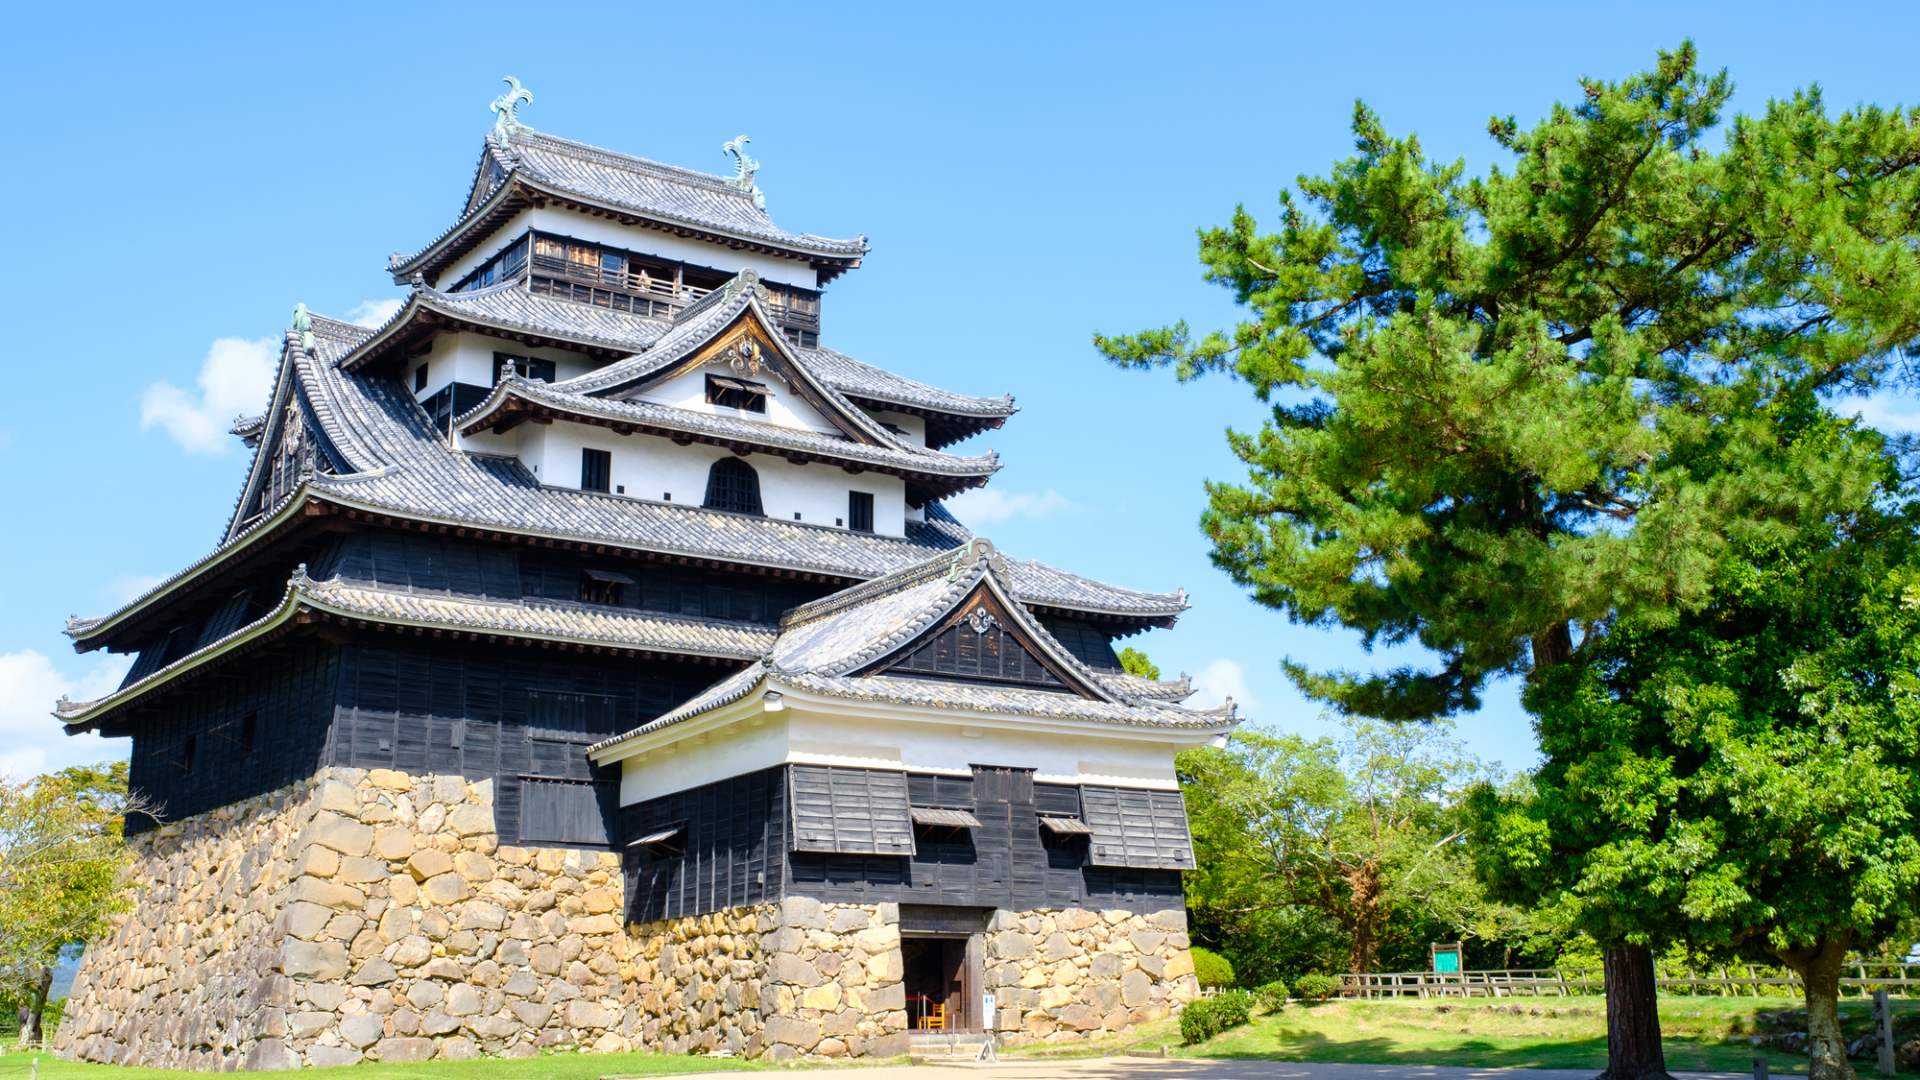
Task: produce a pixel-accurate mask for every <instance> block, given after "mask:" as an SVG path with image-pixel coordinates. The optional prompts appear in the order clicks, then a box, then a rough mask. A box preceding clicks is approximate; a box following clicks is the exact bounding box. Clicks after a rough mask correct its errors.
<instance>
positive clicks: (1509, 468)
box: [1095, 44, 1920, 1080]
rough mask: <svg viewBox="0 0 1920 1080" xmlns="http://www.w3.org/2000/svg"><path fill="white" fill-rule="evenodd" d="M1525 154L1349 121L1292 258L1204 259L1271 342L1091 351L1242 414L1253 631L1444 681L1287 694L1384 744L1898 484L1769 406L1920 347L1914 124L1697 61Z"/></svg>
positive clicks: (1224, 510) (1650, 1040)
mask: <svg viewBox="0 0 1920 1080" xmlns="http://www.w3.org/2000/svg"><path fill="white" fill-rule="evenodd" d="M1580 88H1581V94H1580V99H1579V100H1578V101H1577V102H1576V103H1575V104H1573V105H1556V106H1554V107H1553V108H1552V109H1551V110H1550V111H1549V113H1548V114H1547V116H1546V117H1545V119H1543V120H1541V121H1540V122H1539V123H1538V124H1536V125H1534V126H1533V127H1532V128H1531V129H1529V130H1522V128H1521V127H1520V125H1519V124H1518V122H1517V121H1516V120H1514V119H1513V118H1512V117H1506V118H1496V119H1494V120H1493V121H1492V122H1490V124H1489V132H1490V134H1491V135H1492V136H1493V138H1494V139H1495V141H1496V142H1497V143H1498V144H1499V146H1500V147H1501V148H1502V149H1503V150H1505V151H1507V152H1509V153H1510V154H1511V156H1512V162H1511V165H1510V166H1509V167H1507V168H1505V169H1499V168H1496V169H1493V170H1490V171H1489V172H1488V173H1487V174H1486V175H1484V176H1476V177H1471V178H1469V177H1468V176H1467V174H1466V168H1465V166H1464V164H1463V163H1461V162H1458V161H1455V162H1452V163H1447V162H1444V161H1437V160H1434V159H1432V158H1430V157H1429V156H1428V155H1427V154H1426V152H1425V151H1424V149H1423V148H1422V146H1421V144H1420V142H1419V140H1418V139H1417V138H1413V137H1395V136H1392V135H1390V134H1389V133H1388V132H1387V129H1386V127H1385V125H1384V124H1383V123H1382V122H1381V120H1380V118H1379V117H1377V116H1376V115H1375V114H1374V113H1373V112H1372V111H1371V110H1369V109H1368V108H1366V107H1365V105H1359V106H1357V107H1356V109H1355V112H1354V117H1353V132H1354V137H1355V145H1356V154H1355V156H1353V157H1351V158H1348V159H1347V160H1345V161H1341V162H1338V163H1336V164H1335V165H1334V166H1333V169H1332V171H1331V172H1330V173H1329V174H1328V175H1326V176H1320V177H1302V178H1301V179H1300V180H1299V181H1298V183H1297V192H1284V193H1282V195H1281V199H1280V203H1281V205H1280V217H1279V228H1278V231H1277V232H1263V231H1261V229H1260V227H1259V226H1258V225H1257V223H1256V222H1255V220H1254V218H1253V217H1252V216H1251V215H1250V214H1248V213H1247V212H1246V211H1245V210H1244V209H1238V210H1236V211H1235V213H1234V215H1233V218H1232V221H1231V222H1230V224H1228V225H1227V226H1226V227H1224V228H1211V229H1205V230H1202V232H1201V234H1200V256H1201V260H1202V262H1203V263H1204V264H1205V265H1206V276H1207V278H1208V279H1209V280H1211V281H1214V282H1216V283H1219V284H1221V285H1223V286H1225V287H1226V288H1228V289H1229V290H1231V291H1232V293H1233V295H1234V298H1235V299H1236V300H1237V301H1238V302H1239V303H1240V304H1241V305H1242V306H1243V307H1244V308H1246V309H1247V317H1246V319H1245V320H1244V321H1242V322H1240V323H1239V324H1238V325H1237V326H1236V327H1234V328H1233V329H1232V330H1231V331H1230V332H1212V333H1207V334H1204V335H1201V336H1197V337H1196V336H1195V335H1194V334H1193V333H1192V332H1191V331H1190V330H1189V328H1188V326H1187V325H1186V324H1185V323H1184V322H1182V323H1176V324H1174V325H1172V326H1169V327H1164V328H1161V329H1155V330H1149V331H1146V332H1143V333H1137V334H1131V335H1122V336H1105V335H1096V337H1095V344H1096V346H1097V347H1098V348H1099V349H1101V350H1102V351H1103V352H1104V353H1105V355H1106V356H1107V357H1108V358H1109V359H1110V360H1112V361H1113V362H1115V363H1117V364H1120V365H1122V366H1125V367H1142V368H1145V367H1160V366H1167V367H1171V368H1173V369H1174V371H1175V373H1176V374H1177V375H1178V376H1179V377H1180V378H1181V379H1191V378H1195V377H1198V376H1200V375H1203V374H1206V373H1209V372H1219V373H1226V374H1229V375H1232V376H1234V377H1237V378H1239V379H1242V380H1245V381H1246V382H1247V383H1248V384H1249V385H1250V386H1251V387H1252V389H1253V391H1254V393H1255V394H1256V395H1257V396H1258V397H1259V398H1260V399H1261V400H1262V401H1265V402H1269V403H1271V405H1272V416H1271V419H1270V420H1269V421H1267V422H1266V423H1265V424H1263V425H1262V427H1261V429H1260V430H1259V431H1258V432H1254V433H1245V432H1230V433H1229V435H1228V439H1229V444H1230V446H1231V448H1232V449H1233V451H1234V452H1235V453H1236V454H1237V455H1238V456H1239V457H1240V459H1241V460H1242V461H1243V462H1244V463H1245V464H1246V466H1247V469H1248V476H1247V479H1246V481H1245V482H1243V483H1225V482H1219V483H1212V484H1210V485H1209V486H1208V492H1209V507H1208V510H1207V511H1206V513H1205V515H1204V516H1203V519H1202V525H1203V528H1204V529H1205V530H1206V532H1207V534H1208V535H1209V536H1210V537H1211V538H1212V541H1213V558H1214V561H1215V562H1216V563H1217V564H1218V565H1219V566H1221V567H1222V568H1223V569H1225V570H1226V571H1227V572H1228V573H1229V574H1230V575H1232V576H1233V577H1234V579H1235V580H1237V581H1239V582H1240V583H1242V584H1243V585H1245V586H1246V587H1247V588H1249V589H1250V590H1251V591H1252V593H1253V595H1254V597H1255V598H1256V599H1257V600H1259V601H1260V602H1262V603H1265V604H1268V605H1270V606H1273V607H1275V608H1279V609H1281V610H1283V611H1285V612H1287V613H1288V614H1289V615H1290V616H1291V617H1293V618H1294V619H1296V620H1298V621H1301V622H1304V623H1308V624H1311V625H1341V626H1346V627H1350V628H1354V629H1357V630H1359V631H1360V632H1361V634H1362V637H1363V641H1364V642H1365V643H1366V644H1367V645H1368V646H1369V647H1371V646H1373V645H1376V644H1401V643H1412V642H1417V643H1418V644H1420V645H1421V646H1424V647H1425V648H1426V649H1427V650H1429V651H1430V652H1431V653H1432V654H1433V655H1434V656H1435V657H1436V662H1435V663H1434V664H1433V666H1431V667H1430V668H1416V667H1406V668H1400V669H1397V670H1392V671H1388V672H1382V673H1350V672H1323V671H1311V670H1308V669H1306V668H1305V667H1303V666H1300V665H1297V664H1289V668H1288V670H1289V671H1290V673H1291V674H1292V675H1293V677H1294V678H1295V679H1296V681H1298V682H1299V683H1300V685H1301V686H1302V687H1303V688H1305V689H1306V690H1307V691H1308V692H1310V693H1312V694H1315V695H1317V696H1319V697H1321V698H1322V699H1324V700H1326V701H1328V702H1330V703H1332V704H1334V705H1336V706H1337V707H1339V708H1341V709H1343V710H1346V711H1349V712H1353V713H1356V714H1360V715H1366V716H1374V717H1382V718H1390V719H1426V718H1431V717H1435V716H1444V715H1449V714H1452V713H1456V712H1459V711H1462V710H1470V709H1473V708H1475V707H1477V705H1478V702H1479V695H1480V693H1481V690H1482V688H1483V687H1484V685H1485V684H1486V682H1487V680H1489V679H1490V678H1495V677H1498V676H1501V675H1506V674H1522V675H1526V676H1528V677H1530V678H1533V677H1538V676H1539V675H1541V674H1543V673H1545V672H1548V671H1551V670H1552V669H1554V668H1556V667H1559V666H1562V665H1572V666H1574V667H1576V668H1577V667H1580V666H1583V665H1584V664H1586V663H1587V662H1588V661H1587V659H1586V657H1585V656H1584V655H1583V653H1582V650H1581V646H1582V644H1583V643H1586V642H1589V641H1595V640H1597V639H1598V637H1600V636H1601V635H1600V634H1599V633H1598V631H1599V630H1600V629H1601V628H1603V627H1604V626H1605V625H1606V624H1607V623H1608V622H1609V621H1610V620H1613V619H1616V618H1621V617H1628V618H1633V619H1639V620H1645V621H1648V622H1650V623H1654V624H1657V623H1659V622H1660V621H1662V620H1671V619H1672V618H1674V617H1676V616H1678V615H1680V614H1682V613H1685V612H1687V611H1691V610H1695V609H1698V608H1699V607H1701V606H1702V605H1703V604H1705V603H1706V602H1707V601H1708V600H1709V598H1710V595H1711V588H1712V584H1713V582H1712V574H1713V570H1714V567H1715V566H1716V565H1717V564H1718V561H1719V559H1720V558H1721V557H1722V556H1723V554H1724V552H1725V547H1726V544H1727V542H1728V537H1730V536H1733V535H1736V534H1739V533H1741V532H1742V531H1743V530H1747V529H1760V530H1771V531H1772V532H1773V533H1775V534H1777V535H1779V536H1781V537H1791V536H1792V535H1793V534H1794V533H1795V532H1796V531H1797V530H1799V529H1801V528H1806V527H1809V526H1812V525H1817V524H1818V523H1819V522H1821V521H1822V520H1824V518H1825V517H1826V515H1827V514H1828V513H1830V512H1832V511H1834V510H1836V509H1845V508H1851V507H1855V506H1858V505H1860V504H1861V502H1862V500H1863V499H1865V498H1867V496H1868V492H1869V490H1870V488H1871V486H1872V477H1873V476H1874V475H1876V474H1877V472H1876V470H1877V468H1878V466H1877V463H1875V462H1872V461H1863V460H1861V459H1860V458H1858V457H1855V456H1847V455H1840V456H1830V455H1827V454H1824V453H1822V452H1821V450H1820V448H1818V447H1815V446H1810V445H1792V446H1788V447H1786V448H1784V450H1783V448H1782V447H1781V445H1780V443H1779V440H1778V439H1777V432H1776V431H1775V429H1774V422H1773V418H1772V417H1770V416H1768V415H1766V414H1765V412H1764V411H1763V410H1761V409H1759V408H1757V406H1760V405H1762V404H1765V403H1767V402H1770V401H1774V400H1779V399H1783V398H1792V397H1796V396H1800V397H1804V396H1808V395H1816V394H1820V393H1823V392H1827V391H1831V390H1833V389H1836V388H1841V387H1848V388H1855V389H1858V388H1865V387H1870V386H1873V385H1875V384H1877V383H1878V382H1879V381H1881V380H1882V379H1884V378H1885V377H1887V375H1888V373H1889V371H1890V369H1891V365H1892V363H1893V360H1894V358H1895V357H1896V356H1897V355H1898V353H1899V350H1900V349H1901V348H1902V347H1907V348H1911V347H1912V346H1913V345H1914V344H1915V343H1916V335H1920V256H1916V253H1915V250H1914V247H1913V244H1912V239H1913V236H1914V232H1915V226H1916V224H1917V221H1916V219H1917V218H1920V209H1916V208H1920V112H1916V113H1897V112H1888V111H1885V110H1881V109H1877V108H1861V109H1858V110H1856V111H1854V112H1850V113H1847V114H1844V115H1842V116H1840V117H1838V118H1832V117H1829V116H1828V115H1827V113H1826V110H1825V107H1824V105H1823V103H1822V101H1821V98H1820V95H1819V93H1818V92H1817V91H1806V92H1802V93H1800V94H1797V95H1795V96H1794V97H1793V98H1792V99H1790V100H1787V101H1778V102H1772V103H1770V104H1769V105H1768V107H1767V108H1766V110H1765V112H1764V113H1763V114H1761V115H1759V116H1757V117H1741V118H1736V119H1735V120H1734V121H1733V122H1732V123H1731V125H1729V126H1728V127H1727V129H1726V139H1725V143H1724V146H1723V147H1721V148H1718V149H1716V148H1714V147H1713V146H1711V145H1709V138H1708V137H1709V135H1710V134H1711V133H1713V132H1714V131H1715V130H1716V128H1719V127H1720V126H1721V123H1720V122H1721V114H1722V111H1723V109H1724V107H1725V105H1726V103H1727V100H1728V98H1729V97H1730V95H1731V92H1732V84H1731V81H1730V80H1729V78H1728V77H1727V75H1726V74H1725V73H1724V72H1721V73H1717V74H1707V73H1703V72H1701V71H1700V70H1699V69H1698V67H1697V63H1696V56H1695V53H1694V49H1693V47H1692V46H1691V45H1690V44H1688V45H1683V46H1682V47H1681V48H1680V49H1678V50H1676V51H1674V52H1671V53H1663V54H1661V56H1660V58H1659V62H1658V63H1657V64H1656V65H1655V67H1654V69H1653V70H1652V71H1649V72H1645V73H1642V74H1638V75H1634V76H1631V77H1629V78H1626V79H1624V80H1621V81H1618V82H1607V81H1602V80H1596V79H1585V80H1582V81H1581V84H1580ZM1667 930H1668V927H1667V926H1666V925H1664V924H1662V925H1655V926H1650V927H1648V926H1636V927H1632V928H1631V929H1629V927H1628V924H1627V923H1625V922H1623V923H1622V924H1621V925H1620V927H1619V936H1617V937H1613V938H1610V939H1607V940H1604V941H1602V942H1601V944H1602V945H1603V946H1604V947H1605V949H1606V960H1607V967H1608V970H1609V973H1610V979H1609V984H1608V1009H1609V1040H1608V1043H1609V1066H1608V1073H1609V1075H1611V1076H1612V1077H1614V1078H1615V1080H1627V1078H1636V1077H1641V1076H1661V1075H1664V1074H1665V1062H1664V1058H1663V1056H1662V1054H1661V1051H1660V1045H1659V1024H1658V1016H1657V1012H1656V1006H1655V1002H1654V999H1653V995H1652V952H1651V948H1652V947H1654V946H1657V945H1659V944H1660V938H1661V935H1663V934H1664V933H1666V932H1667Z"/></svg>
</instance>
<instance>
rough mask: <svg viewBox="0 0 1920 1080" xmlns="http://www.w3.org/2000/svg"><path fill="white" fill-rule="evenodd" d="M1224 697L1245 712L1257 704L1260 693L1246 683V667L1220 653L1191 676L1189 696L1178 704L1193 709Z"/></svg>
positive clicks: (1202, 707) (1222, 699) (1206, 707)
mask: <svg viewBox="0 0 1920 1080" xmlns="http://www.w3.org/2000/svg"><path fill="white" fill-rule="evenodd" d="M1228 698H1232V699H1233V703H1234V704H1235V705H1238V706H1240V715H1242V716H1245V715H1247V714H1248V713H1250V712H1252V711H1253V710H1255V709H1257V708H1259V707H1260V697H1259V695H1257V694H1255V693H1254V692H1253V691H1252V690H1251V689H1249V688H1248V687H1247V669H1246V668H1244V667H1241V666H1240V665H1239V664H1237V663H1235V662H1234V661H1232V660H1228V659H1226V658H1225V657H1222V658H1220V659H1218V660H1212V661H1209V662H1208V663H1207V666H1206V667H1203V668H1201V669H1200V673H1199V674H1198V675H1195V676H1194V677H1193V696H1192V697H1190V698H1188V699H1187V700H1186V701H1185V702H1183V703H1182V704H1184V705H1187V706H1189V707H1191V708H1195V709H1211V708H1213V707H1215V706H1217V705H1219V704H1220V703H1221V702H1223V701H1225V700H1227V699H1228Z"/></svg>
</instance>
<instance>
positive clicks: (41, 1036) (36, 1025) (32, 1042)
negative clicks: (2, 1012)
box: [20, 965, 53, 1047]
mask: <svg viewBox="0 0 1920 1080" xmlns="http://www.w3.org/2000/svg"><path fill="white" fill-rule="evenodd" d="M52 991H53V967H52V966H51V965H42V966H41V968H40V978H38V979H37V980H35V981H34V984H33V997H32V999H31V1000H30V1001H29V1002H28V1003H27V1008H28V1009H30V1010H31V1011H32V1013H33V1022H32V1024H31V1025H27V1024H22V1025H20V1033H21V1035H22V1036H24V1038H25V1041H26V1043H27V1045H29V1046H34V1047H39V1046H43V1045H45V1044H46V1032H45V1031H44V1030H43V1028H44V1026H45V1024H44V1021H45V1020H46V1016H47V995H48V994H49V993H51V992H52Z"/></svg>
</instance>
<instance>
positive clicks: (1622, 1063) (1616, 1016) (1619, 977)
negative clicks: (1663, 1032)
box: [1596, 945, 1672, 1080]
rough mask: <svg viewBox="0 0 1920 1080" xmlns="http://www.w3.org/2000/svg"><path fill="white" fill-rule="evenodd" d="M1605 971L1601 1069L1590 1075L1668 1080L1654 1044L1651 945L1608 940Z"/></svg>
mask: <svg viewBox="0 0 1920 1080" xmlns="http://www.w3.org/2000/svg"><path fill="white" fill-rule="evenodd" d="M1605 960H1606V972H1607V1071H1606V1072H1603V1073H1601V1074H1600V1076H1599V1077H1597V1078H1596V1080H1672V1077H1671V1076H1669V1075H1668V1074H1667V1055H1666V1052H1665V1051H1664V1050H1662V1049H1661V1048H1660V1001H1659V998H1658V996H1657V994H1656V991H1657V989H1658V987H1657V986H1656V985H1655V983H1654V975H1653V950H1651V949H1649V948H1647V947H1646V946H1644V945H1609V946H1607V950H1606V953H1605Z"/></svg>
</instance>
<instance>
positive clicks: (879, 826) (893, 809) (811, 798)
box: [788, 765, 913, 855]
mask: <svg viewBox="0 0 1920 1080" xmlns="http://www.w3.org/2000/svg"><path fill="white" fill-rule="evenodd" d="M788 790H789V791H790V792H791V795H790V802H791V809H792V812H793V850H795V851H825V852H837V853H841V854H864V855H911V854H913V817H912V810H911V808H910V806H909V805H908V799H907V774H906V773H904V772H891V771H888V770H885V769H841V768H832V767H828V766H825V765H795V766H793V774H792V778H791V780H790V781H789V784H788Z"/></svg>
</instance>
